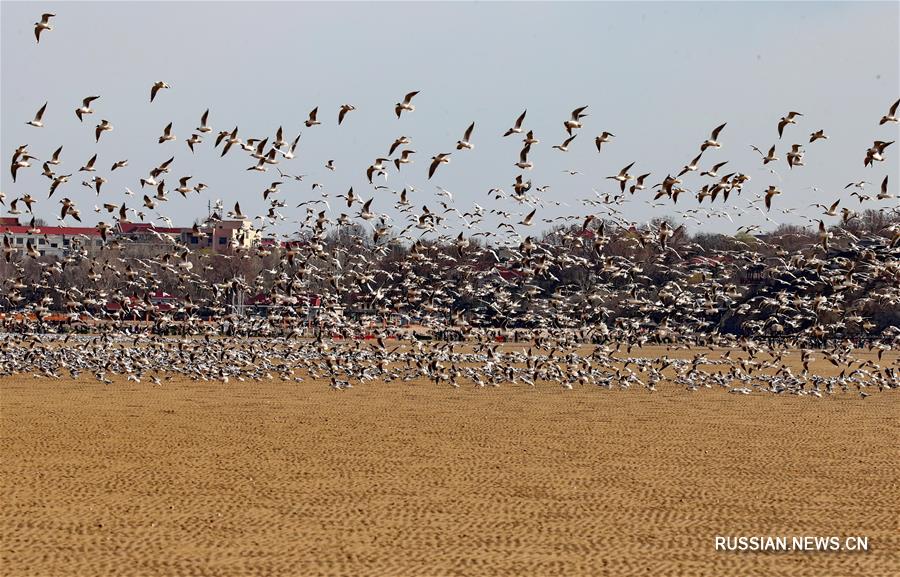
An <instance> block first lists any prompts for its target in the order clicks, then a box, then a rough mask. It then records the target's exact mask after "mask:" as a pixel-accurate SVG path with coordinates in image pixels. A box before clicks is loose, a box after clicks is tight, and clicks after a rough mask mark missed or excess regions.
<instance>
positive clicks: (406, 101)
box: [394, 90, 419, 118]
mask: <svg viewBox="0 0 900 577" xmlns="http://www.w3.org/2000/svg"><path fill="white" fill-rule="evenodd" d="M418 93H419V91H418V90H414V91H413V92H410V93H409V94H407V95H406V96H404V97H403V102H398V103H397V105H396V106H395V107H394V112H396V113H397V118H400V114H402V113H403V111H404V110H408V111H409V112H412V111H413V110H415V109H416V107H415V106H413V104H412V99H413V97H414V96H415V95H416V94H418Z"/></svg>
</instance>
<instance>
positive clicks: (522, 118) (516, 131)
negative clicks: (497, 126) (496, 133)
mask: <svg viewBox="0 0 900 577" xmlns="http://www.w3.org/2000/svg"><path fill="white" fill-rule="evenodd" d="M527 112H528V109H526V110H525V111H524V112H522V114H520V115H519V117H518V118H516V123H515V124H514V125H513V127H512V128H510V129H509V130H507V131H506V133H505V134H504V135H503V136H509V135H510V134H520V133H521V132H522V122H524V121H525V114H526V113H527Z"/></svg>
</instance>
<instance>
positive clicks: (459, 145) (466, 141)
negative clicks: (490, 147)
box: [456, 122, 475, 150]
mask: <svg viewBox="0 0 900 577" xmlns="http://www.w3.org/2000/svg"><path fill="white" fill-rule="evenodd" d="M473 130H475V123H474V122H473V123H472V124H470V125H469V127H468V128H467V129H466V132H465V134H463V137H462V140H459V141H457V142H456V150H462V149H466V150H472V149H473V148H475V145H474V144H472V143H471V142H470V140H471V138H472V131H473Z"/></svg>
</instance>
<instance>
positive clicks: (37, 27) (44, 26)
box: [34, 12, 56, 44]
mask: <svg viewBox="0 0 900 577" xmlns="http://www.w3.org/2000/svg"><path fill="white" fill-rule="evenodd" d="M54 16H56V14H51V13H50V12H47V13H45V14H41V21H40V22H35V23H34V37H35V38H36V39H37V43H38V44H40V43H41V32H43V31H44V30H53V26H50V19H51V18H53V17H54Z"/></svg>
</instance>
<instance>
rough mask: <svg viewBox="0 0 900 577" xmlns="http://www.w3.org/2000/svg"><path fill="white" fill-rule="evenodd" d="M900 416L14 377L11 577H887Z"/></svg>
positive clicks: (597, 395) (4, 527)
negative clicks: (814, 545)
mask: <svg viewBox="0 0 900 577" xmlns="http://www.w3.org/2000/svg"><path fill="white" fill-rule="evenodd" d="M898 402H900V393H898V392H896V391H895V392H884V393H878V392H877V391H875V392H873V394H872V396H870V397H869V398H867V399H861V398H860V397H859V396H858V395H856V394H855V393H850V394H838V395H836V396H835V397H833V398H824V399H821V400H817V399H813V398H800V397H793V396H790V397H789V396H778V397H774V396H769V395H750V396H744V395H729V394H726V393H724V392H721V391H718V390H702V391H698V392H695V393H690V392H687V391H682V390H675V389H673V388H672V387H671V386H669V387H660V391H659V392H658V393H654V394H649V393H647V392H646V391H637V390H630V391H606V390H600V389H596V388H581V389H576V390H574V391H563V390H562V389H561V388H557V387H547V386H544V387H538V388H537V389H531V388H528V387H519V386H516V387H512V386H507V387H500V388H496V389H483V390H473V389H469V388H465V387H464V388H462V389H459V390H453V389H450V388H445V387H437V386H435V385H432V384H430V383H417V384H411V383H402V384H401V383H390V384H364V385H357V386H355V387H354V388H353V389H352V390H349V391H343V392H339V391H333V390H331V389H329V387H328V386H327V385H326V384H323V383H309V382H307V383H302V384H296V383H285V382H281V381H266V382H254V383H249V382H248V383H241V382H231V383H229V384H222V383H195V382H191V381H188V380H185V379H181V380H173V381H169V382H164V384H163V385H161V386H154V385H152V384H146V383H141V384H135V383H130V382H129V383H126V382H125V381H124V380H119V381H118V382H116V383H115V384H114V385H102V384H98V383H95V382H92V380H90V379H89V378H82V379H80V380H78V381H72V380H68V381H52V382H51V381H48V380H39V379H33V378H22V377H20V378H16V379H11V378H6V379H0V407H2V420H0V423H2V439H0V451H2V453H0V457H2V461H0V473H2V486H0V491H2V492H0V539H2V543H0V554H2V556H0V562H2V566H0V574H3V575H6V576H9V577H13V576H22V575H33V576H42V577H54V576H63V575H65V576H69V575H72V576H76V575H77V576H107V575H123V576H125V575H127V576H133V577H137V576H143V575H159V576H177V575H192V576H195V575H196V576H249V575H266V576H273V575H278V576H282V575H284V576H288V575H290V576H316V575H328V576H332V575H347V576H351V575H373V576H374V575H377V576H440V575H472V576H493V575H508V576H541V577H547V576H552V575H574V576H590V575H609V576H628V575H642V576H644V575H646V576H651V575H652V576H673V575H689V576H706V575H709V576H716V577H720V576H775V575H790V576H809V577H824V576H829V575H835V576H838V575H840V576H849V575H853V576H857V575H865V576H869V577H876V576H891V577H893V576H896V575H900V524H898V519H900V474H898V469H900V467H898V463H900V450H898V448H897V447H898V443H897V439H898V438H900V408H898V407H900V405H898ZM716 535H731V536H737V535H819V536H830V535H836V536H841V537H843V536H847V535H861V536H867V537H868V538H869V551H868V552H859V553H849V552H828V553H734V552H732V553H727V552H716V551H715V550H714V536H716Z"/></svg>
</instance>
